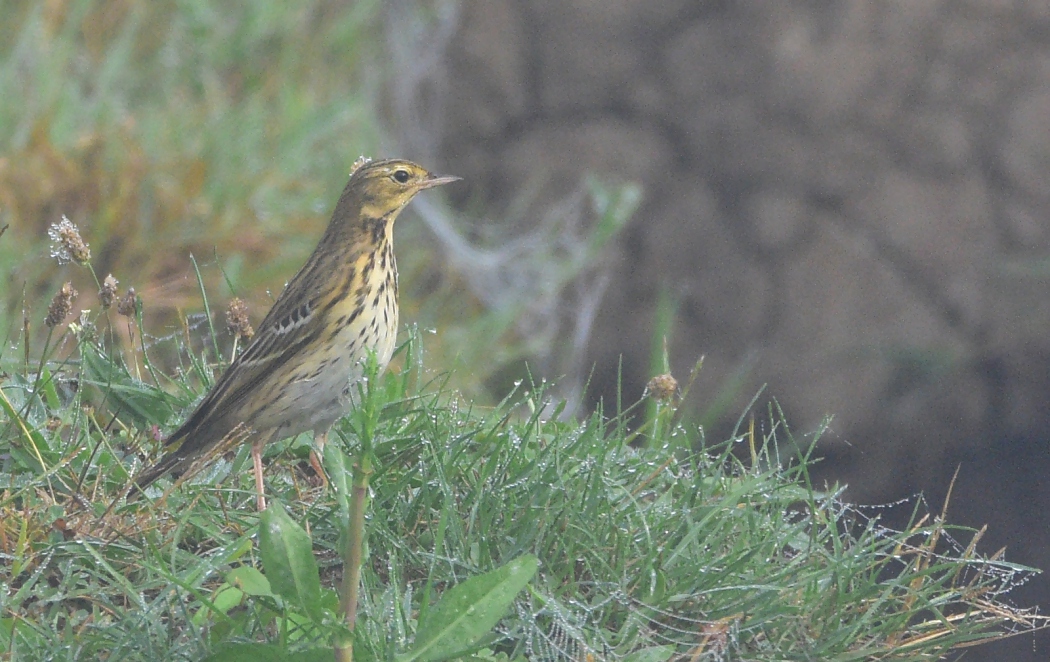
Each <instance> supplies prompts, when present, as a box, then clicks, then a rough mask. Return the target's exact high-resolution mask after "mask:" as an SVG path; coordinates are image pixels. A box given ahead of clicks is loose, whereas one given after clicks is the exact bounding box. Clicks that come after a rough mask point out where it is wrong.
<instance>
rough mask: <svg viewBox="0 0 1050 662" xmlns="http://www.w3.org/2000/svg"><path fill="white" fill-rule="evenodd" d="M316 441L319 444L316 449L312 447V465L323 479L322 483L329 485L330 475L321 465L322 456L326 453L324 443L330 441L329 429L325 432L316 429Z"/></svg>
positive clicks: (325, 485)
mask: <svg viewBox="0 0 1050 662" xmlns="http://www.w3.org/2000/svg"><path fill="white" fill-rule="evenodd" d="M314 443H315V444H316V445H317V448H316V449H313V448H311V449H310V466H311V467H313V470H314V473H316V474H317V477H318V478H320V479H321V485H323V486H324V487H326V488H327V487H328V476H327V474H325V472H324V467H322V466H321V456H322V454H323V453H324V445H325V444H326V443H328V430H325V431H324V432H317V431H316V430H315V431H314Z"/></svg>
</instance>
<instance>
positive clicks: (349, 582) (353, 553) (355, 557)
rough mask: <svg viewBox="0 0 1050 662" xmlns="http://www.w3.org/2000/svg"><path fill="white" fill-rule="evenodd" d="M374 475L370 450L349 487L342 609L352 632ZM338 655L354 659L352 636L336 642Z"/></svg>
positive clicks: (343, 661) (341, 660) (342, 660)
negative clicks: (371, 481) (348, 520)
mask: <svg viewBox="0 0 1050 662" xmlns="http://www.w3.org/2000/svg"><path fill="white" fill-rule="evenodd" d="M371 475H372V460H371V457H370V456H369V455H368V453H362V454H361V458H360V459H359V460H358V461H357V462H355V463H354V481H353V487H352V488H351V490H350V523H349V530H348V532H347V545H346V554H345V555H344V557H343V590H342V604H341V605H340V606H341V608H342V612H343V614H344V615H345V618H346V626H347V629H349V630H350V631H351V632H353V631H354V626H355V625H356V623H357V599H358V591H359V589H360V587H361V563H362V561H363V559H362V556H363V554H364V541H365V506H366V505H367V501H368V480H369V478H370V477H371ZM335 659H336V660H338V662H351V661H352V660H353V659H354V644H353V639H351V640H350V641H349V642H348V643H345V644H342V643H340V644H337V645H336V648H335Z"/></svg>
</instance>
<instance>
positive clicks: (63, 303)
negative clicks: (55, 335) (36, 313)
mask: <svg viewBox="0 0 1050 662" xmlns="http://www.w3.org/2000/svg"><path fill="white" fill-rule="evenodd" d="M76 298H77V291H76V290H74V289H73V283H69V282H67V283H66V284H65V285H63V286H62V289H60V290H59V291H58V294H56V295H55V298H54V299H51V305H49V306H48V307H47V317H45V318H44V324H46V325H47V327H48V328H49V329H53V328H55V327H56V326H58V325H59V324H61V323H62V320H64V319H66V317H67V316H68V315H69V312H70V311H71V310H73V299H76Z"/></svg>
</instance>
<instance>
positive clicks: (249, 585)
mask: <svg viewBox="0 0 1050 662" xmlns="http://www.w3.org/2000/svg"><path fill="white" fill-rule="evenodd" d="M226 581H227V582H228V583H229V584H230V585H231V586H236V587H237V588H239V589H241V590H242V591H244V592H245V593H246V594H248V595H273V590H272V589H271V588H270V580H268V579H266V575H264V574H262V573H261V572H259V571H258V570H257V569H255V568H253V567H251V566H250V565H242V566H241V567H239V568H234V569H233V570H231V571H229V572H228V573H226Z"/></svg>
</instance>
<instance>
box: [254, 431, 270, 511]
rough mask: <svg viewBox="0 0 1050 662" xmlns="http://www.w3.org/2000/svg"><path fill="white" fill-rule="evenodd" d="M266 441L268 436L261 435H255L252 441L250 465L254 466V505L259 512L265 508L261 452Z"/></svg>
mask: <svg viewBox="0 0 1050 662" xmlns="http://www.w3.org/2000/svg"><path fill="white" fill-rule="evenodd" d="M267 441H269V437H266V436H262V437H257V438H256V439H255V441H253V442H252V466H253V467H254V468H255V494H256V501H255V505H256V506H257V507H258V508H259V512H260V513H261V512H262V511H264V510H266V497H265V496H264V495H263V493H264V491H265V487H264V486H263V464H262V452H263V448H264V447H265V446H266V442H267Z"/></svg>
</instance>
